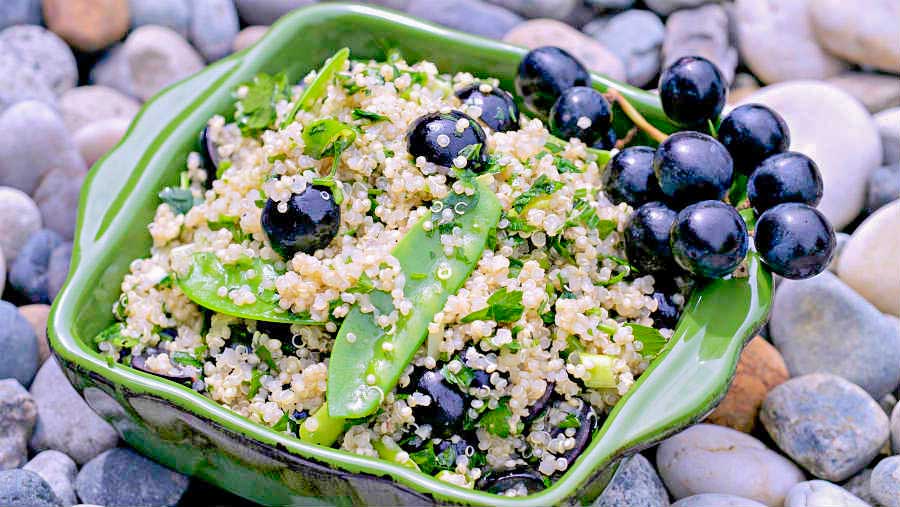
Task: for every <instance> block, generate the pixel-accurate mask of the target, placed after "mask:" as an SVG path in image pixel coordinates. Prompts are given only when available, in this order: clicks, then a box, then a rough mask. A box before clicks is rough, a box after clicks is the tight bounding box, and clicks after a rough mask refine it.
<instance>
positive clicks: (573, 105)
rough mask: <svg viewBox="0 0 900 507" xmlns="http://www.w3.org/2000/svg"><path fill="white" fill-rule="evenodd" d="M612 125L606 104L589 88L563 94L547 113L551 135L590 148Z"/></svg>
mask: <svg viewBox="0 0 900 507" xmlns="http://www.w3.org/2000/svg"><path fill="white" fill-rule="evenodd" d="M584 118H586V119H587V121H585V120H584ZM611 123H612V107H611V106H610V105H609V102H608V101H607V100H606V98H605V97H604V96H603V94H601V93H600V92H598V91H597V90H595V89H593V88H590V87H588V86H575V87H572V88H569V89H568V90H566V91H564V92H563V93H562V95H560V96H559V99H558V100H557V101H556V103H554V104H553V108H552V109H551V110H550V133H551V134H553V135H554V136H556V137H558V138H560V139H563V140H566V141H568V140H569V139H571V138H573V137H575V138H578V139H580V140H582V141H583V142H584V143H585V144H587V145H592V144H594V143H595V142H597V141H598V140H600V139H602V138H603V137H604V136H606V135H608V133H609V127H610V126H611V125H610V124H611Z"/></svg>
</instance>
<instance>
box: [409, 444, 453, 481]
mask: <svg viewBox="0 0 900 507" xmlns="http://www.w3.org/2000/svg"><path fill="white" fill-rule="evenodd" d="M409 457H410V459H412V460H413V461H414V462H415V463H416V465H419V469H420V470H422V471H423V472H425V473H426V474H428V475H434V474H435V473H437V472H439V471H441V470H453V469H455V468H456V449H454V447H453V446H452V445H448V446H447V448H446V449H444V450H443V451H441V453H440V454H435V452H434V442H432V441H431V440H429V441H428V445H426V446H425V447H423V448H422V449H420V450H418V451H416V452H413V453H410V454H409Z"/></svg>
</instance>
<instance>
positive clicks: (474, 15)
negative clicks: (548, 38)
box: [406, 0, 574, 39]
mask: <svg viewBox="0 0 900 507" xmlns="http://www.w3.org/2000/svg"><path fill="white" fill-rule="evenodd" d="M406 12H407V13H409V14H411V15H413V16H417V17H420V18H422V19H425V20H428V21H432V22H434V23H438V24H440V25H444V26H447V27H450V28H455V29H456V30H462V31H464V32H469V33H473V34H475V35H481V36H483V37H490V38H492V39H499V38H501V37H503V35H504V34H506V33H507V32H509V31H510V30H511V29H512V28H513V27H514V26H517V25H519V24H520V23H522V17H521V16H519V15H518V14H516V13H514V12H512V11H510V10H508V9H504V8H503V7H500V6H499V5H491V4H488V3H485V2H480V1H478V0H456V1H454V2H446V1H444V0H411V1H410V2H409V5H407V7H406ZM566 26H568V25H566ZM573 30H574V28H573Z"/></svg>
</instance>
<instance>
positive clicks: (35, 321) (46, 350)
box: [19, 304, 50, 364]
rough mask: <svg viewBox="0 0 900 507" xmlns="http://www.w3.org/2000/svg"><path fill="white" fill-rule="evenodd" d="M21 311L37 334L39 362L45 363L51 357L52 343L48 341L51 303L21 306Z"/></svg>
mask: <svg viewBox="0 0 900 507" xmlns="http://www.w3.org/2000/svg"><path fill="white" fill-rule="evenodd" d="M19 313H20V314H22V316H23V317H25V320H27V321H28V323H29V324H31V329H33V330H34V334H35V335H36V336H37V344H38V362H39V363H40V364H44V361H46V360H47V358H48V357H50V344H49V343H48V341H47V317H49V316H50V305H41V304H36V305H24V306H20V307H19Z"/></svg>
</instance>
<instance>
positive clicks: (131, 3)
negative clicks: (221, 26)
mask: <svg viewBox="0 0 900 507" xmlns="http://www.w3.org/2000/svg"><path fill="white" fill-rule="evenodd" d="M128 10H129V12H130V13H131V28H138V27H141V26H144V25H158V26H165V27H168V28H171V29H172V30H175V31H176V32H178V34H179V35H181V36H182V37H187V36H188V35H189V32H190V26H191V3H190V0H128Z"/></svg>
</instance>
